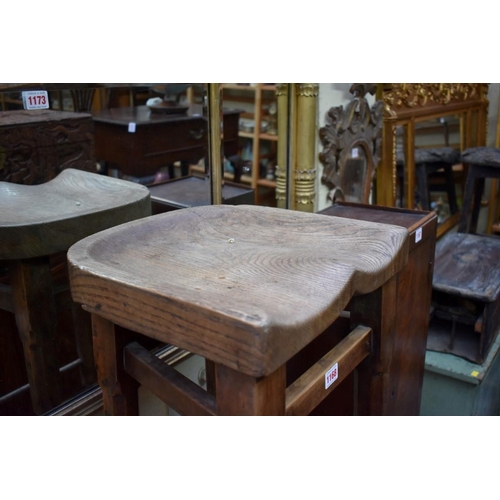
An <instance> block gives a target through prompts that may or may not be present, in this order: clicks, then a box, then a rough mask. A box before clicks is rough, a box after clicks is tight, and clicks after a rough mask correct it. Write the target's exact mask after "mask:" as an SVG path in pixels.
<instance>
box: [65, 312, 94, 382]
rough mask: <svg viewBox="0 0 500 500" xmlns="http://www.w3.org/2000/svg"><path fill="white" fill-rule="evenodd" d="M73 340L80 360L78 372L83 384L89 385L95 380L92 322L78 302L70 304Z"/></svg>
mask: <svg viewBox="0 0 500 500" xmlns="http://www.w3.org/2000/svg"><path fill="white" fill-rule="evenodd" d="M71 314H72V316H73V326H74V329H75V342H76V349H77V352H78V357H79V358H80V360H81V365H80V374H81V378H82V382H83V385H85V386H87V385H91V384H94V383H95V382H96V381H97V375H96V371H95V366H94V351H93V349H92V323H91V318H90V314H89V313H88V312H87V311H84V310H83V309H82V306H81V305H80V304H75V303H74V302H73V304H72V305H71Z"/></svg>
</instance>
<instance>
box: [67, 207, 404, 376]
mask: <svg viewBox="0 0 500 500" xmlns="http://www.w3.org/2000/svg"><path fill="white" fill-rule="evenodd" d="M407 235H408V232H407V230H406V229H404V228H401V227H396V226H392V225H387V224H378V223H372V222H365V221H358V220H348V219H343V218H338V217H331V216H323V215H318V214H308V213H303V212H295V211H289V210H281V209H276V208H269V207H257V206H244V205H240V206H225V205H220V206H205V207H196V208H189V209H184V210H178V211H175V212H170V213H167V214H161V215H156V216H153V217H148V218H145V219H142V220H138V221H134V222H130V223H128V224H126V225H122V226H119V227H115V228H112V229H109V230H107V231H104V232H101V233H100V234H96V235H93V236H90V237H88V238H86V239H84V240H82V241H80V242H78V243H77V244H75V245H74V246H73V247H72V248H71V249H70V250H69V252H68V260H69V266H70V282H71V289H72V295H73V299H74V300H75V301H76V302H79V303H82V304H85V306H86V309H87V310H89V311H90V312H93V313H96V314H98V315H99V316H102V317H105V318H107V319H109V320H111V321H113V322H114V323H116V324H119V325H122V326H125V327H127V328H129V329H131V330H134V331H137V332H140V333H145V334H147V335H148V336H149V337H153V338H156V339H158V340H161V341H164V342H170V343H172V344H174V345H177V346H179V347H182V348H184V349H187V350H190V351H192V352H195V353H198V354H200V355H202V356H205V357H207V358H208V359H210V360H213V361H215V362H218V363H221V364H223V365H226V366H227V367H230V368H233V369H235V370H238V371H240V372H243V373H246V374H247V375H251V376H255V377H259V376H264V375H268V374H270V373H272V372H273V371H274V370H276V369H277V368H278V367H279V366H281V365H282V364H283V363H285V362H286V361H287V360H288V359H289V358H290V357H291V356H293V355H294V354H295V353H297V352H298V351H299V350H300V349H302V348H303V347H304V346H306V345H307V344H308V343H309V342H310V341H311V340H313V339H314V338H315V337H316V336H317V335H319V334H320V333H321V332H322V331H324V330H325V328H326V327H328V326H329V325H330V324H331V323H332V322H333V321H334V320H335V318H336V317H338V315H339V314H340V313H341V312H342V310H343V309H344V308H345V306H346V305H347V303H348V302H349V300H350V299H351V297H352V296H353V295H355V294H365V293H370V292H372V291H374V290H376V289H377V288H378V287H380V286H381V285H382V284H383V283H385V282H386V281H387V280H388V279H389V278H390V277H392V276H393V275H394V274H395V273H397V272H398V271H399V270H400V269H401V268H402V267H403V266H404V265H405V263H406V259H407V256H408V237H407ZM200 332H202V333H200Z"/></svg>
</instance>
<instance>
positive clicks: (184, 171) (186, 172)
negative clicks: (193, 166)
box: [181, 161, 189, 177]
mask: <svg viewBox="0 0 500 500" xmlns="http://www.w3.org/2000/svg"><path fill="white" fill-rule="evenodd" d="M187 175H189V162H188V161H181V176H182V177H186V176H187Z"/></svg>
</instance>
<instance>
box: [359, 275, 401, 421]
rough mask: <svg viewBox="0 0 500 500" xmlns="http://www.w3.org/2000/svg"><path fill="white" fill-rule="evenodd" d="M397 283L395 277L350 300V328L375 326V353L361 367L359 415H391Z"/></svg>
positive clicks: (393, 388) (373, 341)
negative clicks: (391, 369)
mask: <svg viewBox="0 0 500 500" xmlns="http://www.w3.org/2000/svg"><path fill="white" fill-rule="evenodd" d="M396 284H397V276H393V277H392V278H391V279H390V280H389V281H387V282H386V283H385V284H384V285H382V286H381V287H380V288H378V289H377V290H375V291H374V292H372V293H370V294H367V295H361V296H359V297H355V298H353V300H352V301H351V327H352V328H354V327H355V326H357V325H365V326H368V327H370V328H372V330H373V333H372V335H373V336H372V353H371V355H370V356H368V358H366V359H365V360H364V361H363V362H362V363H361V364H360V365H359V367H358V384H357V385H358V393H357V398H358V401H357V408H358V410H357V413H358V415H391V414H392V413H393V412H392V410H391V400H393V398H394V394H393V393H394V391H395V387H394V385H395V384H394V382H395V381H393V380H391V379H390V367H391V361H392V351H393V347H394V339H395V335H396V331H395V320H396V298H397V296H396Z"/></svg>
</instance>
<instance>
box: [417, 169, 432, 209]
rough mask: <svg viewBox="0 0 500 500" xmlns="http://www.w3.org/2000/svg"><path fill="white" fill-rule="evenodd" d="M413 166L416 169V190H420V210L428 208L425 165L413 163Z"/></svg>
mask: <svg viewBox="0 0 500 500" xmlns="http://www.w3.org/2000/svg"><path fill="white" fill-rule="evenodd" d="M415 167H416V169H417V178H418V190H419V191H420V205H421V206H422V210H430V208H429V186H428V182H427V175H428V174H427V167H426V166H425V164H424V163H421V164H418V165H415Z"/></svg>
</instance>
